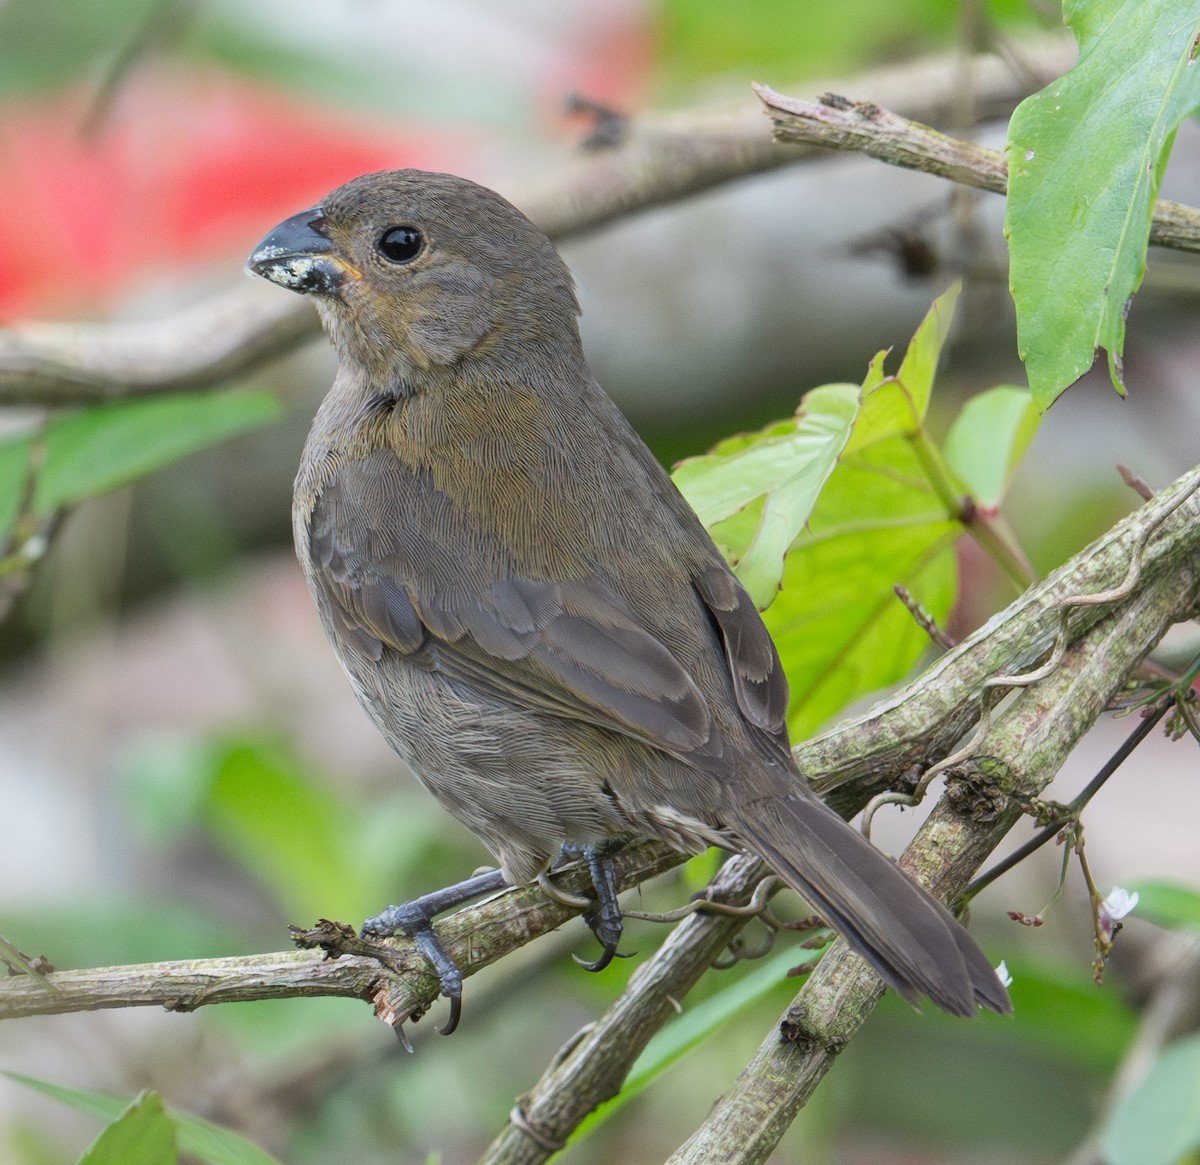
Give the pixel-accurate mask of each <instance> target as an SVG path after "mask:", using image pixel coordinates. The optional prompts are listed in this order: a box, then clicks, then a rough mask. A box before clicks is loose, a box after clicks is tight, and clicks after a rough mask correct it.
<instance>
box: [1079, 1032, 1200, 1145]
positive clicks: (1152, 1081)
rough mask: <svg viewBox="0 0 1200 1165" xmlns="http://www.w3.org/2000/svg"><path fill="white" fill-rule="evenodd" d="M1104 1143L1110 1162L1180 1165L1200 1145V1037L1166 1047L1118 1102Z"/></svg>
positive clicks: (1193, 1037)
mask: <svg viewBox="0 0 1200 1165" xmlns="http://www.w3.org/2000/svg"><path fill="white" fill-rule="evenodd" d="M1102 1145H1103V1150H1104V1160H1105V1162H1106V1163H1107V1165H1176V1163H1177V1162H1179V1161H1180V1160H1181V1159H1182V1158H1183V1157H1184V1155H1185V1154H1188V1153H1191V1152H1193V1151H1194V1150H1196V1149H1198V1148H1200V1035H1191V1036H1187V1037H1186V1038H1184V1039H1181V1040H1177V1041H1176V1042H1175V1043H1173V1044H1169V1045H1168V1046H1167V1047H1166V1048H1164V1049H1163V1050H1162V1052H1161V1053H1160V1055H1159V1057H1158V1059H1157V1060H1156V1061H1155V1063H1154V1064H1153V1066H1152V1067H1151V1068H1150V1071H1149V1072H1147V1073H1146V1075H1145V1076H1144V1077H1142V1080H1141V1082H1140V1083H1139V1084H1138V1085H1137V1087H1136V1088H1135V1089H1134V1090H1133V1091H1132V1092H1131V1093H1130V1094H1129V1095H1128V1096H1126V1097H1125V1098H1124V1099H1123V1100H1120V1101H1119V1102H1118V1103H1117V1106H1116V1108H1115V1109H1114V1110H1113V1112H1112V1115H1111V1117H1110V1118H1109V1122H1108V1128H1107V1129H1106V1130H1105V1133H1104V1137H1103V1141H1102Z"/></svg>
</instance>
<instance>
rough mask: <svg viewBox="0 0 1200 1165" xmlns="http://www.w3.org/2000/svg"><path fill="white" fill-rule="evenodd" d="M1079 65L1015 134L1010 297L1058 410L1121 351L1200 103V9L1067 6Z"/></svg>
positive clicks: (1019, 120)
mask: <svg viewBox="0 0 1200 1165" xmlns="http://www.w3.org/2000/svg"><path fill="white" fill-rule="evenodd" d="M1063 9H1064V15H1065V17H1066V20H1067V22H1068V23H1069V24H1070V25H1071V26H1072V28H1073V29H1074V31H1075V35H1076V38H1077V39H1078V41H1079V49H1080V58H1079V63H1078V64H1077V65H1076V66H1075V68H1074V69H1072V70H1071V71H1070V72H1069V73H1067V74H1066V75H1065V76H1063V77H1060V78H1059V79H1058V80H1056V81H1054V82H1053V83H1051V84H1050V85H1048V86H1047V87H1046V88H1045V89H1043V90H1042V91H1041V92H1040V93H1037V94H1035V95H1034V96H1032V97H1029V98H1027V99H1026V100H1025V101H1023V102H1022V103H1021V104H1020V105H1019V106H1018V107H1017V109H1016V111H1015V113H1014V114H1013V117H1012V120H1011V122H1010V123H1009V131H1008V150H1007V152H1008V170H1009V186H1008V208H1007V213H1006V220H1005V234H1006V236H1007V237H1008V240H1009V250H1010V255H1011V268H1010V276H1009V281H1010V288H1011V291H1012V297H1013V301H1014V303H1015V304H1016V308H1017V337H1018V348H1019V350H1020V354H1021V358H1022V359H1023V360H1024V361H1025V364H1026V367H1027V369H1028V373H1029V383H1030V387H1031V388H1032V390H1033V398H1034V400H1035V402H1036V403H1037V405H1038V407H1039V408H1042V409H1046V408H1048V407H1049V406H1050V405H1051V404H1052V403H1053V402H1054V400H1055V398H1056V397H1057V396H1058V394H1059V393H1060V392H1062V391H1063V389H1065V388H1066V387H1067V386H1068V385H1070V384H1072V383H1073V382H1074V381H1075V380H1077V379H1078V378H1079V377H1080V376H1082V375H1083V374H1084V373H1085V372H1086V371H1087V370H1088V369H1089V368H1090V367H1091V366H1092V363H1093V361H1094V359H1095V355H1096V352H1097V350H1098V349H1099V348H1101V347H1102V348H1104V349H1106V350H1107V352H1108V363H1109V372H1110V375H1111V377H1112V381H1113V384H1114V385H1115V386H1116V388H1117V389H1118V391H1122V392H1123V391H1124V387H1123V384H1122V381H1121V353H1122V349H1123V346H1124V342H1125V314H1126V312H1127V310H1128V306H1129V301H1130V299H1131V298H1132V296H1133V294H1134V292H1135V291H1136V290H1137V288H1138V285H1139V284H1140V283H1141V281H1142V276H1143V274H1144V272H1145V268H1146V246H1147V241H1148V238H1149V231H1150V220H1151V216H1152V213H1153V208H1154V201H1155V199H1156V198H1157V196H1158V190H1159V186H1160V185H1161V182H1162V175H1163V171H1164V170H1165V169H1166V164H1167V159H1168V157H1169V155H1170V152H1171V146H1172V144H1173V142H1174V138H1175V131H1176V129H1177V128H1178V126H1179V123H1180V121H1181V120H1182V119H1183V118H1184V117H1187V116H1188V115H1189V114H1191V113H1193V112H1194V111H1195V110H1196V109H1197V108H1198V107H1200V68H1198V67H1197V66H1196V65H1195V63H1194V61H1193V55H1194V48H1195V44H1196V36H1197V30H1198V28H1200V2H1198V0H1068V2H1066V3H1064V5H1063Z"/></svg>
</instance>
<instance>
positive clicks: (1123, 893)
mask: <svg viewBox="0 0 1200 1165" xmlns="http://www.w3.org/2000/svg"><path fill="white" fill-rule="evenodd" d="M1137 904H1138V892H1137V891H1136V890H1135V891H1134V892H1133V893H1132V894H1130V893H1129V891H1128V890H1126V889H1125V888H1124V887H1123V886H1114V887H1113V888H1112V891H1111V892H1110V893H1109V895H1108V897H1107V898H1105V899H1104V900H1103V901H1102V902H1101V903H1100V907H1099V916H1100V931H1101V934H1102V936H1103V939H1104V941H1105V942H1106V943H1111V942H1112V940H1113V935H1114V934H1116V933H1117V923H1118V922H1119V921H1120V920H1121V919H1122V918H1124V917H1125V915H1127V914H1128V913H1129V912H1130V911H1131V910H1132V909H1133V908H1134V907H1135V906H1136V905H1137Z"/></svg>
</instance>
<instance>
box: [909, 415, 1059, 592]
mask: <svg viewBox="0 0 1200 1165" xmlns="http://www.w3.org/2000/svg"><path fill="white" fill-rule="evenodd" d="M907 437H908V440H909V443H910V444H911V445H912V448H913V452H914V453H916V455H917V460H918V461H919V462H920V463H921V469H922V470H923V471H924V473H925V478H926V480H927V481H928V482H929V484H930V486H931V487H932V489H933V492H934V494H935V495H936V496H937V499H938V501H940V502H941V503H942V505H943V506H944V507H945V509H946V512H947V514H949V515H950V517H951V518H953V519H954V520H955V521H956V522H961V523H962V525H963V527H964V528H965V529H966V531H967V532H968V533H969V534H970V535H971V537H972V538H974V539H975V541H976V542H978V543H979V545H980V546H982V547H983V549H984V550H985V551H986V552H987V554H988V555H989V556H990V557H991V558H992V560H993V561H994V562H995V563H996V564H997V565H998V566H999V567H1000V569H1001V570H1002V571H1004V573H1005V574H1006V575H1007V576H1008V577H1009V578H1010V579H1011V580H1012V582H1013V584H1014V585H1015V586H1016V587H1017V589H1018V590H1022V591H1023V590H1025V588H1026V587H1029V586H1032V585H1033V584H1034V583H1035V582H1037V576H1036V575H1035V574H1034V573H1033V568H1032V567H1031V566H1030V565H1029V561H1028V560H1027V559H1026V557H1025V555H1024V553H1023V552H1022V550H1021V548H1020V547H1019V546H1018V545H1017V544H1016V543H1015V542H1014V541H1013V540H1012V539H1011V537H1009V535H1008V534H1007V533H1006V532H1005V531H1004V530H1003V529H1002V528H1001V527H1000V526H999V525H998V524H997V523H996V522H995V521H994V519H993V518H992V516H991V515H990V514H989V513H988V512H987V510H986V509H985V508H984V507H982V506H980V505H979V504H978V503H977V502H976V501H975V499H974V498H973V497H971V495H970V494H963V493H961V492H960V491H959V490H958V489H957V488H956V485H955V482H954V478H953V477H952V476H951V473H950V470H949V468H948V467H947V465H946V462H945V459H944V458H943V457H942V454H941V451H940V450H939V449H938V448H937V446H936V445H934V443H933V442H932V441H931V440H930V439H929V434H928V433H926V432H925V429H924V428H923V427H921V428H918V429H915V430H913V431H912V432H910V433H908V434H907Z"/></svg>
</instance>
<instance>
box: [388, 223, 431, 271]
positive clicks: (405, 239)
mask: <svg viewBox="0 0 1200 1165" xmlns="http://www.w3.org/2000/svg"><path fill="white" fill-rule="evenodd" d="M424 246H425V236H424V235H422V234H421V232H420V231H419V230H417V228H416V227H389V228H388V229H387V230H386V231H384V232H383V234H382V236H381V237H380V239H379V253H380V254H381V255H382V256H383V257H384V258H385V259H390V260H391V261H392V262H393V263H410V262H411V261H412V260H413V259H415V258H416V257H417V256H418V255H419V254H420V253H421V250H422V248H423V247H424Z"/></svg>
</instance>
